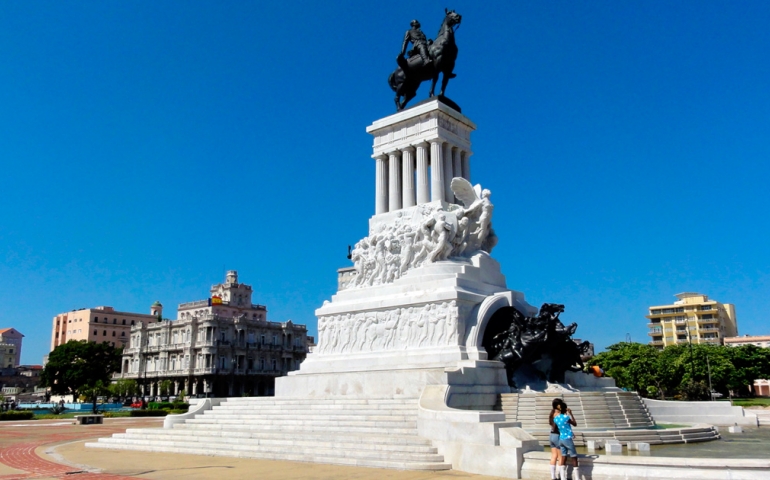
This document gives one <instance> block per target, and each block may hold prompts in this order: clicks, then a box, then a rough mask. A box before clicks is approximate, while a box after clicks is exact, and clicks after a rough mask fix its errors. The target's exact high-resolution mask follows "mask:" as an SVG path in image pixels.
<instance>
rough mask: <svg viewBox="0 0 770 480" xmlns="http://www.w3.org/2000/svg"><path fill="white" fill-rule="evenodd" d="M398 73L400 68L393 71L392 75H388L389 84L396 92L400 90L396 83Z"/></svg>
mask: <svg viewBox="0 0 770 480" xmlns="http://www.w3.org/2000/svg"><path fill="white" fill-rule="evenodd" d="M396 73H398V70H396V71H395V72H393V73H391V74H390V76H389V77H388V85H390V88H391V89H392V90H393V91H394V92H397V91H398V84H397V83H396Z"/></svg>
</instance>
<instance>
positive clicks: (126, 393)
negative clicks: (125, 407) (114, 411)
mask: <svg viewBox="0 0 770 480" xmlns="http://www.w3.org/2000/svg"><path fill="white" fill-rule="evenodd" d="M138 391H139V385H138V384H137V383H136V380H133V379H130V378H121V379H119V380H116V381H115V382H113V384H112V385H110V393H111V394H112V395H114V396H115V397H118V398H119V399H120V400H121V401H123V400H125V399H126V398H127V397H131V396H134V395H136V393H137V392H138Z"/></svg>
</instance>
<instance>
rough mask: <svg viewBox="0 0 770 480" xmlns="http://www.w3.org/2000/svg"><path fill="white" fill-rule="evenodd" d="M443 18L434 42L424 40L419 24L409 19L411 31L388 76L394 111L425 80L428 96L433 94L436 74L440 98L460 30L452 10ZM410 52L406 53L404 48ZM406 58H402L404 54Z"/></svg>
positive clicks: (407, 33) (405, 36) (413, 93)
mask: <svg viewBox="0 0 770 480" xmlns="http://www.w3.org/2000/svg"><path fill="white" fill-rule="evenodd" d="M444 11H445V13H446V16H445V17H444V21H443V22H442V24H441V28H440V29H439V31H438V35H436V39H435V40H430V39H427V38H426V37H425V34H424V33H422V30H421V29H420V22H418V21H417V20H412V23H411V26H412V28H411V29H410V30H408V31H407V32H406V34H405V35H404V43H403V44H402V46H401V54H400V55H399V56H398V57H397V58H396V62H397V63H398V68H397V69H396V70H395V71H394V72H393V73H391V74H390V77H388V84H390V88H392V89H393V91H394V92H396V109H397V110H403V109H404V107H405V106H406V104H407V103H408V102H409V100H411V99H413V98H414V97H415V95H417V89H418V88H419V87H420V84H421V83H422V82H424V81H425V80H431V86H430V93H429V96H431V97H432V96H433V95H434V93H433V92H434V91H435V90H436V83H437V82H438V76H439V74H443V75H442V78H441V91H440V92H439V96H443V95H444V92H445V91H446V87H447V83H449V79H450V78H454V77H456V75H455V74H454V73H453V70H454V68H455V61H456V60H457V45H456V44H455V29H456V27H459V25H460V21H461V20H462V17H461V16H460V14H458V13H456V12H455V11H454V10H446V9H445V10H444ZM409 43H411V44H412V49H411V50H410V51H409V52H407V51H406V48H407V45H408V44H409ZM405 54H406V55H407V56H404V55H405Z"/></svg>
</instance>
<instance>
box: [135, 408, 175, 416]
mask: <svg viewBox="0 0 770 480" xmlns="http://www.w3.org/2000/svg"><path fill="white" fill-rule="evenodd" d="M166 415H168V411H166V410H131V416H132V417H165V416H166Z"/></svg>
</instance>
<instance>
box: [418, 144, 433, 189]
mask: <svg viewBox="0 0 770 480" xmlns="http://www.w3.org/2000/svg"><path fill="white" fill-rule="evenodd" d="M428 148H429V145H428V143H427V142H422V143H419V144H417V203H418V204H420V203H428V202H430V183H429V180H428V155H429V151H428Z"/></svg>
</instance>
